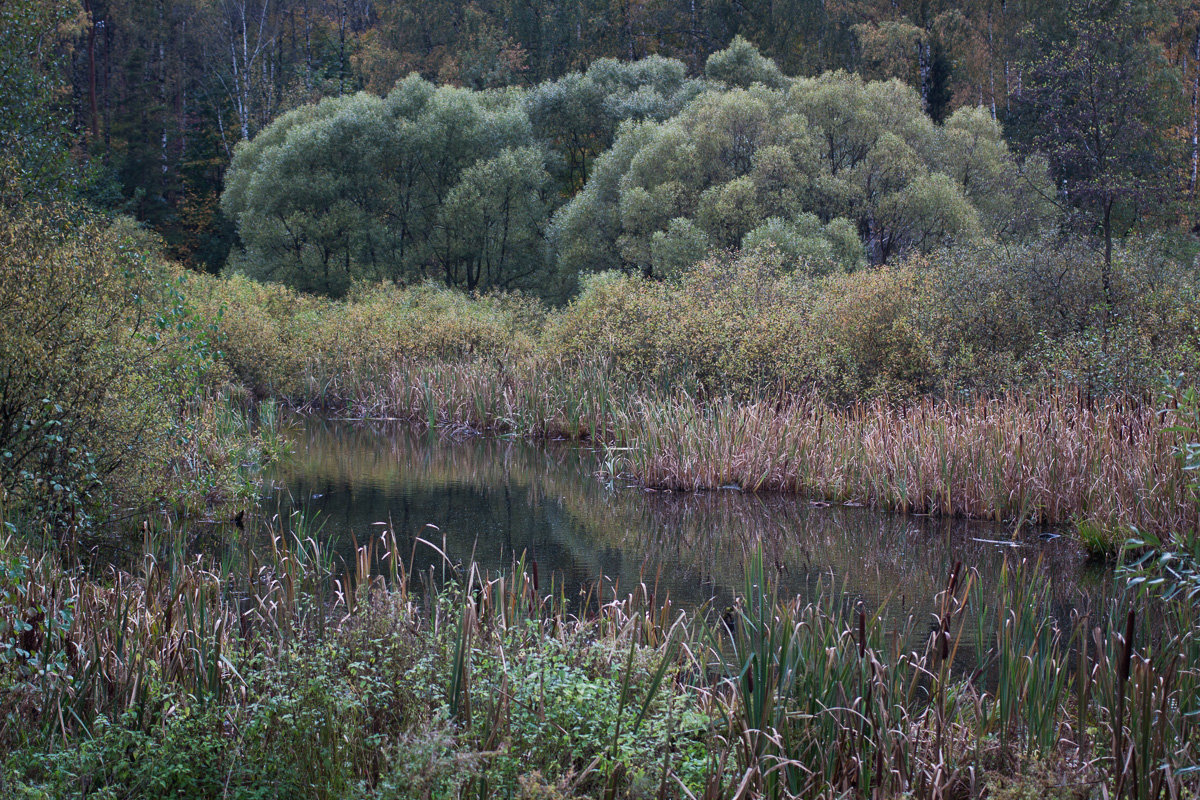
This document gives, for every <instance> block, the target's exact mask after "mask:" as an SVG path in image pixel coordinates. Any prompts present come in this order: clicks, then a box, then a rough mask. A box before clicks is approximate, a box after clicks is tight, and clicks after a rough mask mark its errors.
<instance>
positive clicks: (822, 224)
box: [551, 56, 1048, 275]
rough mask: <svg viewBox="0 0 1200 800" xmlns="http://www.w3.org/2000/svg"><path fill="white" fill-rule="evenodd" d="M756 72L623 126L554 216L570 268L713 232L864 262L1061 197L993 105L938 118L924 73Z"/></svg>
mask: <svg viewBox="0 0 1200 800" xmlns="http://www.w3.org/2000/svg"><path fill="white" fill-rule="evenodd" d="M714 58H716V56H714ZM734 61H735V63H738V61H737V60H736V59H735V60H734ZM745 61H746V59H741V62H745ZM759 67H760V68H761V65H759ZM734 74H740V73H737V72H736V71H735V72H734ZM732 82H734V83H739V82H741V83H745V82H747V80H745V79H737V80H733V81H732ZM749 83H750V86H749V88H734V89H725V90H721V89H714V90H710V91H708V92H706V93H704V94H703V95H701V96H699V97H697V98H696V99H695V100H694V101H692V102H691V103H690V104H689V105H688V106H687V108H685V109H684V110H683V112H682V113H680V114H679V115H678V116H676V117H673V118H672V119H670V120H667V121H665V122H662V123H649V122H646V123H641V124H638V125H629V126H626V127H625V128H623V129H622V131H621V133H620V135H619V136H618V137H617V139H616V141H615V142H614V144H613V147H612V148H611V150H610V151H609V152H608V153H606V154H605V155H603V156H602V157H600V158H599V159H597V161H596V164H595V167H594V169H593V172H592V175H591V177H590V178H589V180H588V183H587V185H586V186H585V187H584V189H583V190H582V191H581V192H580V193H579V194H578V195H577V196H576V197H575V198H574V199H573V200H572V201H571V202H570V203H568V204H567V205H566V206H564V207H563V208H562V209H561V210H560V211H559V212H558V213H557V214H556V216H555V219H554V222H553V224H552V228H551V236H552V240H553V243H554V246H555V248H556V252H557V254H558V259H559V266H560V269H562V270H564V271H579V270H594V269H624V270H640V271H642V272H643V273H645V274H647V275H654V274H661V273H662V272H664V271H671V270H674V269H677V268H678V266H679V264H678V262H679V257H680V256H679V254H681V253H695V252H697V250H698V249H699V243H701V242H704V243H706V246H707V247H709V248H719V249H734V248H738V247H746V246H762V245H765V244H773V245H775V246H777V247H778V248H779V249H780V250H782V251H783V252H784V253H785V254H786V255H787V256H789V257H790V259H791V263H792V264H793V265H795V266H796V267H798V268H803V269H805V270H809V271H825V270H828V269H832V268H853V267H855V266H857V265H858V264H859V263H860V262H863V261H869V262H871V263H876V264H879V263H885V262H887V261H889V260H891V259H893V258H895V257H896V256H899V255H901V254H904V253H906V252H911V251H922V250H928V249H931V248H934V247H937V246H940V245H944V244H948V243H952V242H956V241H965V240H975V239H979V238H982V237H990V236H1005V235H1011V234H1012V233H1014V232H1016V231H1017V230H1018V229H1021V228H1023V227H1028V226H1029V225H1030V224H1031V223H1030V222H1028V219H1029V217H1031V216H1032V217H1033V218H1034V219H1035V220H1039V219H1041V218H1042V217H1044V216H1045V214H1046V213H1048V209H1047V206H1046V203H1045V202H1044V201H1043V200H1042V199H1041V195H1042V194H1045V193H1046V192H1047V187H1046V185H1045V176H1044V165H1043V164H1041V163H1040V162H1037V161H1036V160H1035V161H1033V162H1031V163H1030V164H1022V163H1021V162H1019V161H1018V160H1017V159H1015V158H1014V157H1013V156H1012V155H1011V154H1010V153H1009V152H1008V149H1007V147H1006V146H1005V144H1004V140H1003V138H1002V136H1001V131H1000V128H999V126H998V125H997V124H996V123H995V122H994V121H992V120H990V118H988V117H987V116H986V115H980V114H977V113H971V112H960V113H959V114H956V115H955V116H953V117H952V118H951V119H950V120H948V122H947V124H946V125H944V126H939V125H935V124H934V123H933V122H932V121H931V120H930V119H929V118H928V117H927V116H926V115H925V114H924V113H923V112H922V108H921V99H920V97H919V96H918V94H917V93H916V92H915V91H914V90H913V89H911V88H910V87H908V86H906V85H904V84H902V83H900V82H899V81H896V80H891V81H881V82H869V83H868V82H864V81H863V80H862V79H861V78H859V77H857V76H855V75H850V74H847V73H844V72H835V73H827V74H825V75H822V76H820V77H817V78H804V79H795V80H793V81H791V82H790V83H789V84H788V85H787V86H786V87H782V88H771V87H770V86H768V85H766V84H764V83H763V82H761V81H749ZM1017 217H1020V218H1021V219H1022V220H1025V221H1024V222H1021V221H1014V219H1015V218H1017ZM685 223H686V224H685ZM851 232H853V233H854V234H855V236H854V237H852V236H851ZM853 238H857V243H855V242H854V241H853ZM668 265H669V266H668ZM664 267H666V270H664V269H663V268H664Z"/></svg>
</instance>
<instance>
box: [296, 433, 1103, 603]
mask: <svg viewBox="0 0 1200 800" xmlns="http://www.w3.org/2000/svg"><path fill="white" fill-rule="evenodd" d="M293 441H294V447H295V455H294V457H293V458H292V459H290V460H289V461H288V463H286V464H285V465H284V466H282V467H281V468H280V469H279V470H278V471H277V473H276V474H275V476H274V479H273V490H274V493H275V497H276V498H278V499H279V502H280V507H281V508H282V509H284V511H285V513H286V511H287V509H289V508H299V509H302V510H303V511H304V513H305V514H306V515H308V516H309V517H310V518H311V517H313V516H314V515H315V518H316V520H317V521H318V524H320V525H321V528H320V534H319V538H320V539H321V540H322V541H323V542H324V544H325V547H326V548H327V549H332V550H333V551H334V552H335V553H336V554H337V557H338V558H340V559H344V560H345V562H346V563H353V555H354V550H355V543H356V542H357V543H358V544H363V543H365V542H367V541H369V540H370V539H371V538H372V537H377V536H379V534H380V532H381V531H382V530H384V529H387V530H391V531H393V532H394V534H395V536H396V538H397V540H398V541H399V544H400V550H401V551H402V552H403V553H405V554H406V559H407V558H412V560H413V564H412V566H413V567H415V568H416V569H425V570H428V569H429V568H430V567H431V566H432V567H433V568H434V571H435V573H439V574H440V573H441V571H442V567H443V564H444V562H445V560H444V559H443V558H442V556H440V555H439V554H438V553H437V552H436V551H435V549H434V548H433V547H430V546H428V545H426V544H425V543H423V542H420V541H418V537H419V538H421V539H424V540H427V541H429V542H432V543H434V544H436V545H437V547H438V548H444V550H445V552H446V554H447V555H448V557H449V559H450V561H451V562H454V563H467V562H470V561H471V560H472V559H473V560H474V561H475V562H476V563H477V564H478V565H479V566H480V567H482V568H484V569H486V570H489V571H493V572H494V571H501V570H508V569H511V568H512V565H513V561H514V558H516V557H519V556H521V555H522V554H525V556H526V558H527V559H528V560H530V561H536V562H537V564H538V569H539V574H540V577H541V582H542V584H543V587H545V585H546V584H548V583H549V581H550V579H551V578H553V581H554V583H555V585H556V586H558V587H561V588H562V590H563V592H564V593H565V594H566V595H567V596H568V598H570V597H576V596H579V594H580V592H582V591H586V590H587V589H588V588H593V589H594V588H595V587H596V586H597V585H599V586H601V587H602V591H603V593H604V595H605V597H611V596H612V593H613V592H614V591H615V592H617V593H618V594H623V593H624V591H627V590H628V589H629V588H630V587H632V585H633V584H635V583H637V582H645V583H647V584H648V585H649V586H651V587H653V588H654V590H655V592H656V597H659V598H666V597H669V598H670V599H671V600H672V602H673V603H675V604H676V605H678V606H683V607H697V606H700V605H701V604H704V603H706V602H710V601H711V603H712V604H713V605H714V606H715V607H717V608H723V607H724V606H725V605H727V604H728V603H729V602H730V601H731V598H732V597H733V594H734V593H735V592H737V591H738V590H739V588H740V587H741V586H742V584H743V580H744V579H743V575H744V572H743V569H744V564H745V561H746V558H747V557H748V555H749V554H751V553H753V552H754V551H755V550H756V549H757V548H759V547H761V548H762V549H763V552H764V556H765V560H766V563H767V565H768V568H769V570H770V573H771V575H772V576H773V578H774V580H775V581H776V582H777V584H778V586H779V587H780V589H781V590H783V591H786V592H789V593H798V594H801V595H803V596H805V597H806V598H816V596H817V595H818V594H822V595H827V594H828V593H829V592H839V593H841V594H842V596H843V597H844V600H845V602H848V603H856V602H859V601H861V602H863V603H864V605H866V606H867V607H869V608H872V609H875V608H880V607H881V606H883V605H886V606H887V607H888V608H889V609H891V610H890V611H889V612H888V613H889V614H892V613H894V614H900V615H907V614H925V613H929V612H931V611H932V608H933V604H932V599H933V596H934V595H935V594H936V593H937V592H938V591H939V589H941V588H942V587H943V586H944V585H945V583H946V579H947V576H948V574H949V572H950V570H951V569H952V567H953V565H954V564H955V562H962V564H963V565H964V566H966V567H968V568H970V569H972V570H974V571H975V572H976V574H977V578H978V580H979V581H980V582H981V585H982V586H983V588H984V591H985V593H986V591H987V590H988V588H989V587H990V586H992V585H994V583H995V581H996V578H997V576H998V574H999V570H1000V568H1001V565H1002V564H1003V562H1004V560H1005V558H1008V559H1014V558H1017V559H1019V558H1026V559H1029V560H1030V561H1037V562H1040V564H1041V569H1042V571H1043V572H1042V574H1043V575H1044V579H1045V580H1048V581H1050V582H1051V583H1052V585H1053V590H1054V596H1055V603H1056V605H1057V606H1058V607H1059V608H1061V609H1063V611H1064V613H1065V612H1066V610H1067V609H1069V608H1079V607H1080V606H1081V605H1087V604H1089V603H1090V602H1094V601H1095V600H1098V599H1099V598H1100V597H1101V596H1103V595H1105V594H1107V593H1108V589H1109V588H1110V587H1111V586H1112V583H1113V576H1112V573H1111V572H1110V571H1108V570H1105V569H1102V568H1099V567H1096V566H1094V565H1091V564H1089V563H1088V562H1087V560H1086V558H1085V556H1084V554H1083V553H1082V551H1081V550H1080V549H1079V548H1078V546H1077V545H1076V544H1074V543H1073V541H1072V538H1071V537H1070V536H1061V537H1058V538H1052V539H1050V540H1048V541H1047V540H1046V538H1047V537H1049V536H1051V535H1052V534H1051V533H1050V532H1046V531H1041V532H1039V531H1028V532H1024V533H1022V534H1020V535H1019V536H1017V537H1016V538H1015V539H1014V536H1013V534H1012V531H1011V530H1010V529H1009V528H1007V527H1005V526H1003V525H991V524H983V523H978V522H965V521H962V520H937V519H930V518H926V517H917V516H904V515H897V514H881V513H878V512H874V511H870V510H868V509H863V508H852V507H846V506H834V507H829V506H824V505H823V504H817V503H813V502H810V501H808V500H806V499H803V498H797V497H794V496H778V495H750V494H743V493H741V492H738V491H733V490H722V491H713V492H703V493H690V494H675V493H665V492H650V491H646V490H644V489H643V488H641V487H640V486H635V485H629V482H627V481H618V482H616V484H615V485H613V484H610V483H609V482H607V481H605V480H604V479H602V478H601V477H600V476H599V475H598V469H599V466H600V461H599V458H598V456H597V455H596V453H595V452H594V451H591V450H588V449H586V448H581V447H578V446H575V445H570V444H566V443H556V442H550V443H528V442H524V441H521V440H517V439H496V438H484V437H471V438H467V439H455V438H452V437H449V436H446V435H439V434H438V433H436V432H433V433H416V432H413V431H411V430H410V429H407V428H405V427H395V426H381V425H365V424H361V423H349V422H336V421H328V420H322V419H319V418H316V417H307V418H299V419H298V420H297V421H296V427H295V429H294V435H293ZM431 526H432V527H431ZM885 601H888V602H886V603H885Z"/></svg>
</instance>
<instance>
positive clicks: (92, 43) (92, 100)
mask: <svg viewBox="0 0 1200 800" xmlns="http://www.w3.org/2000/svg"><path fill="white" fill-rule="evenodd" d="M83 10H84V11H85V12H87V16H88V33H87V59H88V113H89V114H90V115H91V123H92V124H91V129H92V142H93V143H95V142H98V141H99V140H100V110H99V108H98V105H97V103H96V20H95V19H94V18H93V16H92V2H91V0H83ZM1193 97H1194V95H1193ZM1193 107H1195V102H1194V100H1193Z"/></svg>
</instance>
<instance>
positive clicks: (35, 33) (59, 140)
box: [0, 0, 86, 209]
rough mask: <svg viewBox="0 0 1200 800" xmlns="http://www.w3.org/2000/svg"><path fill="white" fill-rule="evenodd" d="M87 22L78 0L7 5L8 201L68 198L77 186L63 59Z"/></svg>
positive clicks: (1, 26) (0, 64)
mask: <svg viewBox="0 0 1200 800" xmlns="http://www.w3.org/2000/svg"><path fill="white" fill-rule="evenodd" d="M85 24H86V17H84V16H83V9H82V8H81V7H80V5H79V2H78V0H70V1H69V2H58V1H57V0H50V1H47V0H16V1H15V2H6V3H4V5H3V6H0V142H2V143H3V144H2V149H3V155H0V208H4V209H11V208H12V207H14V206H16V205H19V204H20V203H22V202H24V201H26V200H33V199H62V194H63V192H64V191H65V190H66V189H68V188H69V185H70V178H71V175H70V173H71V172H72V169H71V161H70V152H69V150H70V147H71V143H72V138H73V137H72V132H71V129H70V119H69V115H68V114H67V113H66V109H65V108H64V104H63V96H64V95H65V94H66V93H67V92H69V91H70V87H69V84H68V81H67V80H66V76H65V75H64V70H63V66H64V64H65V63H66V62H67V61H68V58H69V54H70V43H71V42H72V40H73V39H74V38H75V37H76V36H78V35H79V32H80V30H81V28H83V27H84V26H85Z"/></svg>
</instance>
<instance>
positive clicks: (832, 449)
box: [341, 360, 1200, 543]
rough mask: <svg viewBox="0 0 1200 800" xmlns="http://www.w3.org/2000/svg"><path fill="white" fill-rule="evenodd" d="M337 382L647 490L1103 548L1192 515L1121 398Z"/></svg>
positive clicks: (509, 380)
mask: <svg viewBox="0 0 1200 800" xmlns="http://www.w3.org/2000/svg"><path fill="white" fill-rule="evenodd" d="M341 392H342V394H341V396H342V397H344V398H345V402H346V404H347V405H348V406H349V407H350V408H352V409H353V410H354V413H355V414H356V415H358V416H362V417H373V418H391V419H400V420H405V421H409V422H413V423H416V424H419V425H428V426H445V427H451V428H457V429H460V430H473V431H495V432H505V433H517V434H521V435H526V436H532V437H548V438H557V437H561V438H569V439H578V440H583V441H589V442H591V443H593V444H598V445H604V446H606V447H607V448H608V456H609V457H608V458H607V459H606V463H607V464H608V466H609V468H611V470H612V471H613V472H618V471H620V472H624V473H626V474H627V475H629V476H630V477H633V478H635V479H637V480H639V481H641V482H643V483H644V484H645V485H647V486H650V487H654V488H663V489H673V490H684V491H698V490H705V489H716V488H720V487H724V486H729V485H733V486H737V487H738V488H740V489H742V490H746V491H778V492H794V493H800V494H804V495H807V496H812V497H817V498H821V499H824V500H830V501H837V502H846V503H861V504H865V505H871V506H874V507H878V508H883V509H889V510H895V511H902V512H912V513H922V514H936V515H945V516H959V517H970V518H977V519H991V520H997V521H1006V522H1010V523H1014V524H1016V525H1018V526H1019V525H1022V524H1038V525H1063V524H1070V523H1076V524H1081V523H1082V524H1087V525H1090V526H1091V527H1093V528H1095V529H1098V530H1100V531H1102V532H1103V534H1104V535H1106V536H1108V537H1109V539H1110V543H1115V542H1116V541H1118V540H1119V539H1120V538H1121V537H1122V536H1124V535H1125V534H1127V533H1128V532H1129V531H1130V530H1131V529H1138V530H1140V531H1144V532H1147V533H1152V534H1154V535H1156V536H1159V537H1166V538H1167V539H1169V538H1170V537H1171V535H1172V533H1173V532H1177V531H1184V530H1195V529H1196V528H1197V526H1198V525H1200V508H1198V507H1197V505H1196V503H1195V502H1194V501H1193V499H1192V494H1191V491H1190V489H1189V486H1188V482H1187V480H1185V476H1184V474H1183V471H1182V469H1181V467H1180V465H1179V463H1178V461H1177V458H1176V453H1177V448H1178V446H1179V444H1180V437H1179V436H1178V433H1177V432H1176V431H1175V430H1173V428H1174V426H1176V425H1177V424H1178V423H1179V420H1178V419H1177V413H1176V411H1175V410H1174V409H1170V408H1167V409H1159V408H1157V407H1156V406H1155V405H1153V404H1151V403H1149V402H1147V401H1144V400H1141V399H1138V398H1132V397H1114V398H1106V399H1100V400H1096V399H1090V398H1086V397H1084V396H1083V394H1081V393H1069V392H1065V391H1064V392H1057V393H1047V394H1040V395H1022V394H1006V395H1003V396H1000V397H996V398H978V399H975V400H970V401H961V402H959V401H946V400H935V399H923V400H918V401H915V402H909V403H891V402H889V401H887V400H885V399H880V400H875V401H871V402H862V403H856V404H853V405H850V406H846V407H838V406H833V405H830V404H828V403H826V402H824V401H822V400H821V399H819V398H817V397H815V396H811V395H799V396H798V395H791V394H786V393H779V394H777V395H776V396H774V397H770V398H766V399H760V400H757V401H751V402H740V401H736V400H734V399H731V398H728V397H726V398H717V399H711V400H701V399H697V398H696V397H695V396H693V395H690V394H686V393H683V392H667V391H656V390H655V389H653V388H644V387H642V388H639V387H636V386H633V385H632V384H630V383H629V382H628V381H625V380H623V379H621V378H619V377H615V376H614V375H613V374H612V373H611V372H610V371H609V370H607V369H605V368H604V367H603V365H586V364H574V365H563V364H549V365H547V364H542V363H539V362H536V361H530V360H523V361H517V362H515V363H513V364H507V365H506V364H502V363H499V362H491V361H486V362H485V361H474V362H460V363H449V362H448V363H442V364H429V363H411V364H401V365H399V366H397V367H396V368H394V369H393V370H392V372H391V373H389V375H388V377H387V378H386V379H385V380H382V381H366V382H358V381H355V380H351V381H348V383H347V385H346V386H344V387H341Z"/></svg>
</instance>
